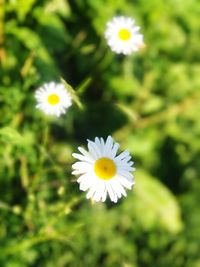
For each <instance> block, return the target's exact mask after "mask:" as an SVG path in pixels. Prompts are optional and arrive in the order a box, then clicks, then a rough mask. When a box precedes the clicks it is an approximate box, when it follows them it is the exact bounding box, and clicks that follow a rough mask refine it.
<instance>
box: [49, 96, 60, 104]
mask: <svg viewBox="0 0 200 267" xmlns="http://www.w3.org/2000/svg"><path fill="white" fill-rule="evenodd" d="M59 101H60V97H59V96H58V95H56V94H51V95H49V96H48V103H49V104H50V105H56V104H58V103H59Z"/></svg>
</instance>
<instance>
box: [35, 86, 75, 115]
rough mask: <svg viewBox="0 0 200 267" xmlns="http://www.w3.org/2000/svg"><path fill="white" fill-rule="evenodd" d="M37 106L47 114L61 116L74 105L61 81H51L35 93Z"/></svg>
mask: <svg viewBox="0 0 200 267" xmlns="http://www.w3.org/2000/svg"><path fill="white" fill-rule="evenodd" d="M35 98H36V100H37V105H36V108H39V109H40V110H42V111H43V112H44V113H46V114H47V115H56V116H58V117H59V116H60V115H61V114H64V113H66V109H67V108H68V107H70V106H71V105H72V100H71V96H70V94H69V93H68V92H67V90H66V89H65V87H64V85H63V84H61V83H55V82H50V83H46V84H44V85H43V86H42V87H40V88H38V89H37V91H36V93H35Z"/></svg>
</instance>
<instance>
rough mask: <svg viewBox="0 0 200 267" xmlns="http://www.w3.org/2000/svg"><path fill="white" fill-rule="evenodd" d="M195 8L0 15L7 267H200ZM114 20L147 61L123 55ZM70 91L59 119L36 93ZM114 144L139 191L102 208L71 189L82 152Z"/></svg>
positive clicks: (15, 8)
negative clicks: (129, 24)
mask: <svg viewBox="0 0 200 267" xmlns="http://www.w3.org/2000/svg"><path fill="white" fill-rule="evenodd" d="M199 11H200V3H199V1H197V0H185V1H181V0H175V1H174V0H173V1H172V0H168V1H161V0H151V1H145V0H141V1H128V0H106V1H105V0H85V1H82V0H77V1H74V0H68V1H67V0H42V1H39V0H17V1H14V0H8V1H5V0H1V1H0V81H1V82H0V105H1V109H0V118H1V119H0V195H1V197H0V266H2V267H4V266H5V267H27V266H30V267H31V266H37V267H44V266H45V267H46V266H47V267H54V266H56V267H64V266H72V267H79V266H80V267H82V266H87V267H94V266H95V267H98V266H106V267H116V266H122V267H139V266H145V267H150V266H151V267H152V266H153V267H168V266H173V267H183V266H184V267H199V266H200V256H199V247H200V230H199V225H200V215H199V208H198V203H199V201H200V199H199V198H200V197H199V196H200V180H199V173H200V167H199V166H200V164H199V163H200V157H199V154H200V140H199V136H200V120H199V113H200V106H199V100H200V93H199V87H200V54H199ZM116 14H122V15H126V16H131V17H133V18H134V19H135V20H136V24H137V25H140V26H141V32H142V33H143V34H144V40H145V45H146V47H145V48H143V49H142V50H141V51H140V52H138V53H135V54H133V55H132V56H130V57H124V56H119V55H115V54H114V53H112V52H111V51H110V49H109V48H108V47H107V44H106V42H105V39H104V30H105V25H106V22H107V21H108V20H109V19H111V18H112V17H113V16H115V15H116ZM61 77H62V82H63V83H64V84H65V86H66V89H67V90H68V91H70V94H71V95H72V98H73V106H72V107H71V108H70V109H69V111H68V112H67V114H66V115H64V116H62V117H61V118H54V117H47V116H45V115H44V114H42V112H41V111H39V110H36V108H35V99H34V93H35V90H36V89H37V88H38V87H39V86H40V85H42V84H43V83H44V82H48V81H52V80H54V81H60V79H61ZM108 134H112V135H113V136H114V138H115V139H116V140H117V141H118V142H119V143H120V144H121V148H122V149H128V150H129V151H130V152H131V154H132V155H133V160H134V161H135V165H136V169H137V171H136V172H135V178H136V179H135V180H136V184H135V187H134V188H133V190H132V191H131V192H128V196H127V198H124V199H122V200H120V201H119V203H117V205H112V204H111V203H110V202H109V201H107V202H106V203H103V204H102V203H98V204H94V203H91V202H89V201H87V200H86V199H85V194H84V193H82V192H80V191H79V189H78V184H77V183H76V182H75V177H72V175H71V164H72V163H73V160H72V157H71V154H72V153H73V152H76V151H77V146H78V145H80V144H81V145H85V144H86V139H88V138H89V139H90V138H91V139H94V138H95V136H103V137H106V136H107V135H108Z"/></svg>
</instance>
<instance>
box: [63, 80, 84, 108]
mask: <svg viewBox="0 0 200 267" xmlns="http://www.w3.org/2000/svg"><path fill="white" fill-rule="evenodd" d="M60 79H61V82H62V84H63V85H64V86H65V88H66V90H67V91H68V93H69V94H70V95H71V98H72V100H73V101H74V102H75V103H76V105H77V106H78V107H79V108H81V109H83V105H82V103H81V101H80V99H79V97H78V95H77V93H76V91H75V90H74V88H73V87H72V86H71V85H70V84H69V83H67V82H66V81H65V80H64V79H63V78H60Z"/></svg>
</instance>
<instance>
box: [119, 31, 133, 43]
mask: <svg viewBox="0 0 200 267" xmlns="http://www.w3.org/2000/svg"><path fill="white" fill-rule="evenodd" d="M118 35H119V39H120V40H122V41H128V40H129V39H130V38H131V32H130V31H129V30H127V29H121V30H119V32H118Z"/></svg>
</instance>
